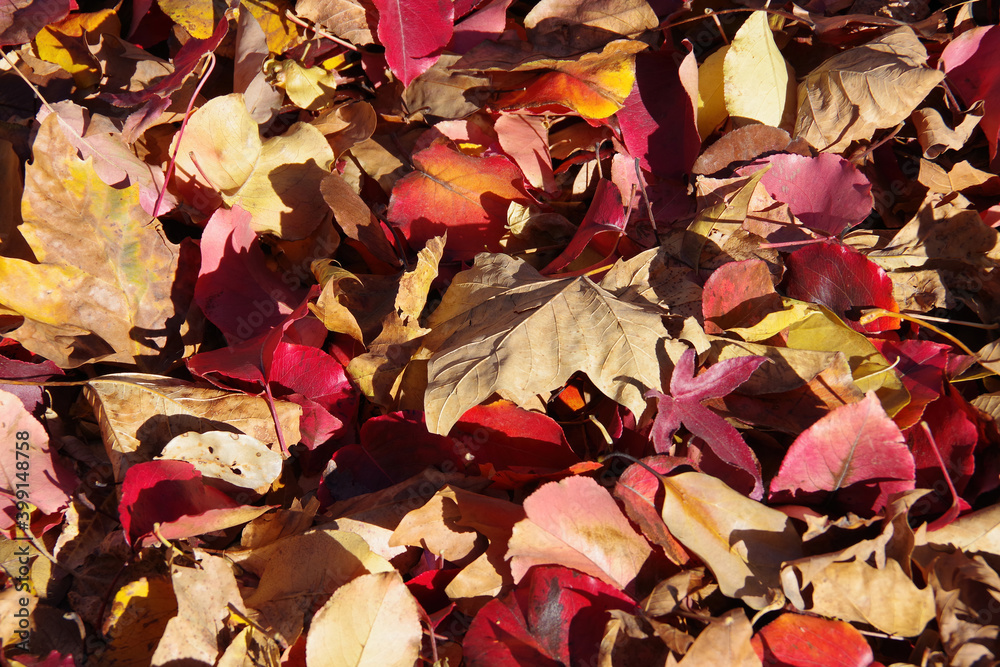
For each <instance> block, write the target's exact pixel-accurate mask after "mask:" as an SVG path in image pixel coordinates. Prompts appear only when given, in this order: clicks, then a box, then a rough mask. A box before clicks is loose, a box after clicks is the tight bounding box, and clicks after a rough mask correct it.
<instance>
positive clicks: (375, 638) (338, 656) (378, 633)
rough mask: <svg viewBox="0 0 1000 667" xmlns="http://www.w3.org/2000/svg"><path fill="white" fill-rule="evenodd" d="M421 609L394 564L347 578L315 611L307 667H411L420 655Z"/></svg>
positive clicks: (307, 650) (308, 643) (310, 632)
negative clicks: (349, 580) (387, 568)
mask: <svg viewBox="0 0 1000 667" xmlns="http://www.w3.org/2000/svg"><path fill="white" fill-rule="evenodd" d="M422 636H423V632H422V630H421V627H420V610H419V609H418V607H417V601H416V599H415V598H414V597H413V595H412V594H411V593H410V591H409V589H408V588H407V587H406V584H404V583H403V578H402V577H401V576H400V575H399V573H398V572H396V571H395V570H393V571H391V572H380V573H377V574H365V575H362V576H360V577H358V578H357V579H355V580H354V581H352V582H350V583H348V584H345V585H344V586H342V587H341V588H339V589H337V591H336V592H334V594H333V595H332V596H330V599H329V600H328V601H327V602H326V604H324V605H323V608H322V609H320V610H319V611H318V612H317V613H316V615H315V616H314V617H313V620H312V623H311V625H310V627H309V637H308V638H307V639H306V665H307V667H412V666H413V665H414V664H415V663H416V661H417V658H418V657H419V656H420V640H421V637H422Z"/></svg>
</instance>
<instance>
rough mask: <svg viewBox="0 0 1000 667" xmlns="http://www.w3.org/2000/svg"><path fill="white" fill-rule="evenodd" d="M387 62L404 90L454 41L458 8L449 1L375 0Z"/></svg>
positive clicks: (380, 36)
mask: <svg viewBox="0 0 1000 667" xmlns="http://www.w3.org/2000/svg"><path fill="white" fill-rule="evenodd" d="M373 2H374V3H375V8H376V9H378V38H379V41H380V42H382V45H383V46H384V47H385V59H386V62H387V63H389V68H390V69H391V70H392V73H393V74H395V75H396V77H397V78H398V79H399V80H400V81H402V82H403V85H404V86H408V85H410V82H411V81H413V80H414V79H416V78H417V77H418V76H420V75H421V74H423V73H424V72H426V71H427V70H428V69H429V68H430V67H431V65H433V64H434V63H435V62H437V59H438V57H440V55H441V50H442V49H443V48H444V47H445V45H447V44H448V42H450V41H451V35H452V30H453V23H454V21H455V6H454V4H453V3H452V2H450V1H449V0H373Z"/></svg>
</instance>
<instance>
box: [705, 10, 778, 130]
mask: <svg viewBox="0 0 1000 667" xmlns="http://www.w3.org/2000/svg"><path fill="white" fill-rule="evenodd" d="M789 69H790V68H789V66H788V63H786V62H785V59H784V58H783V57H782V55H781V51H779V50H778V45H777V44H775V43H774V36H773V35H772V34H771V27H770V26H769V25H768V23H767V12H765V11H756V12H754V13H753V14H751V15H750V17H749V18H748V19H747V20H746V22H744V23H743V25H742V26H741V27H740V29H739V30H738V31H737V32H736V37H734V38H733V43H732V44H730V45H729V50H728V52H727V53H726V56H725V61H724V64H723V80H724V94H725V100H726V110H727V111H728V113H729V115H730V117H732V118H733V119H734V121H738V122H742V124H746V123H747V122H748V121H756V122H758V123H763V124H764V125H771V126H774V127H778V126H779V125H781V124H782V123H781V121H782V118H783V117H784V116H785V115H786V113H787V114H788V115H789V117H791V116H792V115H793V114H794V100H795V87H794V85H795V84H794V81H795V77H794V75H793V76H792V77H789V74H788V70H789ZM699 87H700V77H699ZM788 126H789V127H790V126H791V123H788Z"/></svg>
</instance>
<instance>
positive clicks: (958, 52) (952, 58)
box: [941, 26, 1000, 158]
mask: <svg viewBox="0 0 1000 667" xmlns="http://www.w3.org/2000/svg"><path fill="white" fill-rule="evenodd" d="M941 62H942V63H943V64H944V71H945V73H947V75H948V83H949V85H950V86H951V87H952V89H953V90H954V91H955V92H957V93H958V94H959V95H961V96H962V99H963V100H964V101H965V103H966V104H967V105H969V106H971V105H972V104H973V103H975V102H978V101H979V100H983V101H984V102H985V104H984V109H983V112H984V115H983V119H982V120H981V121H980V122H979V127H981V128H983V132H984V133H985V134H986V139H987V140H988V141H989V143H990V157H991V158H995V157H996V155H997V140H998V138H1000V26H990V27H982V28H973V29H972V30H967V31H965V32H963V33H962V34H961V35H959V36H958V37H956V38H955V39H954V40H952V41H951V43H950V44H948V46H946V47H945V49H944V52H943V53H942V54H941Z"/></svg>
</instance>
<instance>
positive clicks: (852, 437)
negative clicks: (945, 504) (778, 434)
mask: <svg viewBox="0 0 1000 667" xmlns="http://www.w3.org/2000/svg"><path fill="white" fill-rule="evenodd" d="M914 475H915V467H914V462H913V455H912V454H911V453H910V450H909V448H907V446H906V442H905V440H904V438H903V433H902V432H901V431H900V430H899V427H898V426H896V424H895V422H893V421H892V420H891V419H889V416H888V415H886V413H885V410H883V409H882V404H881V403H879V400H878V397H877V396H875V392H871V391H870V392H868V393H867V394H866V395H865V398H864V399H862V400H861V401H858V402H857V403H851V404H849V405H844V406H841V407H839V408H837V409H836V410H834V411H833V412H831V413H830V414H828V415H826V416H825V417H823V418H822V419H820V420H819V421H818V422H816V423H815V424H813V425H812V426H810V427H809V428H808V429H806V430H805V431H803V432H802V434H801V435H799V437H797V438H796V439H795V442H793V443H792V446H791V447H789V449H788V453H787V454H785V458H784V460H783V461H782V462H781V468H780V469H779V470H778V474H777V475H776V476H775V477H774V479H772V480H771V492H770V496H769V498H770V500H771V501H772V502H796V503H803V502H810V501H813V502H818V501H821V500H824V499H826V498H828V497H829V495H830V494H838V493H841V492H843V491H844V490H845V489H849V488H850V487H852V486H854V485H858V486H860V487H863V486H866V485H867V486H869V487H873V488H874V489H875V490H877V491H878V492H879V493H878V494H877V496H876V497H875V498H874V500H871V499H868V498H867V497H863V496H865V494H860V495H859V499H858V500H857V501H855V500H853V498H851V494H850V493H848V497H849V498H851V500H849V502H850V503H851V504H854V505H858V504H860V503H862V502H869V501H870V502H872V503H873V505H872V506H870V507H861V506H854V507H852V509H854V510H855V511H858V512H865V513H868V514H871V513H874V512H877V511H878V510H880V509H881V508H882V506H884V504H885V500H886V497H887V495H888V493H887V492H888V491H890V490H891V491H893V492H895V491H902V490H906V489H912V488H913V487H914V482H913V480H914ZM855 490H858V489H855Z"/></svg>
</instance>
